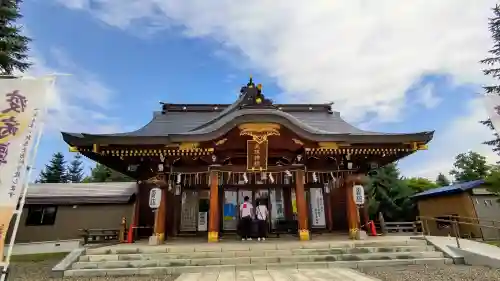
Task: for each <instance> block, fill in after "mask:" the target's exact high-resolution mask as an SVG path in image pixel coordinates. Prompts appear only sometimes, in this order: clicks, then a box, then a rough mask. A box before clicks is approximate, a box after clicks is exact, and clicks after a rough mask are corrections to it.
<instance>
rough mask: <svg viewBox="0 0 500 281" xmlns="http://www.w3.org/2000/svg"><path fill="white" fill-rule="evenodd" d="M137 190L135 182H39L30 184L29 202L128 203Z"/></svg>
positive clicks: (57, 203)
mask: <svg viewBox="0 0 500 281" xmlns="http://www.w3.org/2000/svg"><path fill="white" fill-rule="evenodd" d="M136 191H137V184H136V183H135V182H102V183H37V184H30V185H29V187H28V193H27V195H26V203H27V204H55V205H77V204H119V203H122V204H123V203H127V202H129V201H130V200H131V198H132V196H133V195H134V194H135V193H136Z"/></svg>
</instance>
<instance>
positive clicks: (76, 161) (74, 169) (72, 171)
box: [68, 154, 83, 182]
mask: <svg viewBox="0 0 500 281" xmlns="http://www.w3.org/2000/svg"><path fill="white" fill-rule="evenodd" d="M81 159H82V155H80V154H77V155H75V158H73V161H71V162H70V163H69V165H68V180H69V181H70V182H82V180H83V162H82V160H81Z"/></svg>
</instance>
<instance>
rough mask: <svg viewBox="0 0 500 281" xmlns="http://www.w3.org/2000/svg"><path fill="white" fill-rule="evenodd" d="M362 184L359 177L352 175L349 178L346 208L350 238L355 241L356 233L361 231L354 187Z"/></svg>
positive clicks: (346, 186)
mask: <svg viewBox="0 0 500 281" xmlns="http://www.w3.org/2000/svg"><path fill="white" fill-rule="evenodd" d="M358 183H361V177H360V176H359V175H350V176H349V177H348V178H347V182H346V185H345V188H346V207H347V224H348V226H349V238H351V239H355V238H356V232H357V231H358V230H359V211H358V207H357V206H356V203H355V201H354V191H353V188H354V185H356V184H358Z"/></svg>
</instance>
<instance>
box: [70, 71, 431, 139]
mask: <svg viewBox="0 0 500 281" xmlns="http://www.w3.org/2000/svg"><path fill="white" fill-rule="evenodd" d="M240 92H241V95H240V96H239V98H238V99H237V100H236V101H235V102H234V103H232V104H230V105H228V104H213V105H210V104H165V103H163V105H162V112H155V113H154V116H153V119H152V120H151V121H150V122H149V123H148V124H147V125H145V126H144V127H142V128H140V129H139V130H136V131H133V132H128V133H120V134H106V135H91V134H73V133H63V138H64V140H65V141H66V142H67V143H69V144H71V145H78V144H75V143H80V144H83V145H88V144H93V143H96V142H97V143H99V141H103V138H105V139H106V140H111V139H110V138H109V137H115V139H113V140H112V142H111V143H113V144H124V143H129V142H130V141H132V140H131V139H130V138H136V137H141V138H142V139H141V142H142V143H143V144H160V143H161V144H164V143H168V142H178V141H196V142H197V141H207V140H211V139H216V138H218V137H221V136H222V135H224V134H225V133H227V132H228V131H229V130H231V129H232V128H234V127H235V126H236V125H239V124H241V123H245V122H271V123H272V122H274V123H279V124H281V125H283V126H286V127H288V128H289V129H291V130H293V131H295V132H296V133H297V134H298V135H299V136H302V137H305V138H308V139H311V140H316V141H341V142H342V141H354V142H374V143H376V142H406V141H408V142H410V141H420V142H428V141H430V140H431V139H432V136H433V132H421V133H416V134H390V133H377V132H369V131H364V130H361V129H358V128H356V127H354V126H352V125H350V124H349V123H347V122H346V121H345V120H344V119H342V118H341V117H340V113H338V112H334V111H332V109H331V105H332V104H331V103H330V104H273V103H272V101H271V100H269V99H266V98H265V97H264V96H263V95H262V93H261V91H260V88H259V85H257V86H256V85H255V84H253V81H252V79H250V81H249V83H248V84H247V86H243V87H242V88H241V91H240ZM117 138H118V139H117ZM125 138H127V139H125ZM369 138H370V139H369ZM94 141H95V142H94Z"/></svg>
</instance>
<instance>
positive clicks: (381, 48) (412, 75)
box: [57, 0, 498, 178]
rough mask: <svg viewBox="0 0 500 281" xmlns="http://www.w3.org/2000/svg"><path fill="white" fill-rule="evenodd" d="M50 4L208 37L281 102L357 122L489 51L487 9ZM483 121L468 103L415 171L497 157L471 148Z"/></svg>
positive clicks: (151, 1) (384, 118)
mask: <svg viewBox="0 0 500 281" xmlns="http://www.w3.org/2000/svg"><path fill="white" fill-rule="evenodd" d="M57 1H58V2H60V3H61V4H62V5H65V6H67V7H68V8H71V9H82V10H86V11H89V12H90V14H91V15H92V16H96V17H98V18H99V19H101V20H102V21H104V22H106V23H107V24H109V25H112V26H115V27H117V28H121V29H124V30H128V31H132V32H133V31H137V30H141V32H144V30H143V29H142V28H144V27H152V29H153V30H154V31H158V30H161V27H165V28H169V27H171V26H177V27H181V28H183V30H184V33H185V35H186V36H188V37H201V38H210V39H213V40H216V41H218V42H220V43H221V44H222V45H223V46H224V47H225V48H224V49H222V50H219V52H220V53H225V54H227V53H228V51H231V52H232V54H234V53H237V54H239V55H240V56H241V57H243V58H245V59H246V60H247V63H246V65H248V66H250V67H252V68H254V69H256V70H257V71H259V72H261V73H264V74H267V75H268V76H270V77H272V78H274V79H275V80H276V81H277V83H278V85H279V86H280V87H281V88H282V89H283V90H284V93H283V96H284V97H285V98H286V99H288V100H289V101H292V100H293V101H295V102H296V101H307V102H328V101H335V106H336V107H337V108H338V109H339V110H340V111H341V112H342V114H343V116H345V117H346V118H347V119H349V120H351V121H358V122H359V121H365V123H366V124H370V123H378V122H389V121H395V120H400V119H401V112H402V111H403V110H404V108H405V106H406V105H407V104H408V103H409V101H408V100H407V99H408V98H409V96H407V90H409V89H410V88H411V87H412V85H414V83H415V82H417V81H420V79H421V77H422V76H423V75H429V74H441V75H449V76H450V77H452V79H453V82H454V83H456V84H464V83H474V84H481V83H484V82H485V81H486V78H485V77H484V76H483V75H482V73H481V71H480V70H481V65H479V64H478V61H479V60H480V59H482V58H484V57H485V56H486V54H487V50H488V49H489V48H490V47H491V46H492V43H491V39H490V34H489V31H488V25H487V24H488V18H489V17H490V16H491V8H492V7H493V6H494V5H495V4H496V2H497V1H494V0H482V1H471V0H439V1H436V0H413V1H400V0H379V1H363V0H343V1H331V0H314V1H290V0H275V1H267V0H254V1H246V2H244V3H242V2H241V1H230V0H225V1H206V0H142V1H140V2H138V1H135V0H92V1H90V0H72V1H66V0H57ZM91 2H92V4H93V5H91ZM239 63H240V64H241V62H239ZM264 86H265V85H264ZM429 87H430V86H429ZM421 92H422V95H421V96H420V97H419V98H418V100H416V101H411V102H417V103H420V104H422V105H423V106H424V107H428V108H431V107H434V106H436V105H437V104H438V103H439V101H440V98H441V97H439V96H438V95H437V93H436V92H435V91H432V88H424V89H422V91H421ZM367 116H376V119H373V120H365V119H366V117H367ZM484 117H485V116H484V112H483V109H482V105H480V104H478V101H477V100H473V101H472V102H471V103H470V108H469V112H467V113H464V115H463V117H460V118H459V119H457V120H452V121H451V124H450V126H449V127H448V128H447V129H446V131H445V132H437V133H436V136H435V141H433V142H432V143H431V150H429V151H427V152H421V153H424V154H425V158H426V161H425V163H427V164H420V165H423V166H415V168H416V169H418V170H420V172H418V174H419V175H421V176H426V177H430V178H434V177H435V175H436V174H437V173H438V172H447V171H449V169H450V168H451V163H452V162H453V157H454V156H455V155H456V154H458V153H460V152H464V151H467V150H469V149H471V150H475V151H478V152H481V153H483V154H485V155H488V156H489V157H490V159H491V161H496V160H498V157H497V156H496V155H494V153H492V152H491V150H490V148H489V147H487V146H484V145H482V144H481V143H482V142H483V141H484V140H487V139H489V138H491V132H490V131H489V130H488V129H487V128H486V127H484V126H482V125H481V124H479V123H477V122H478V120H481V119H484ZM426 129H428V128H426ZM413 173H416V172H415V170H412V171H407V174H413Z"/></svg>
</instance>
